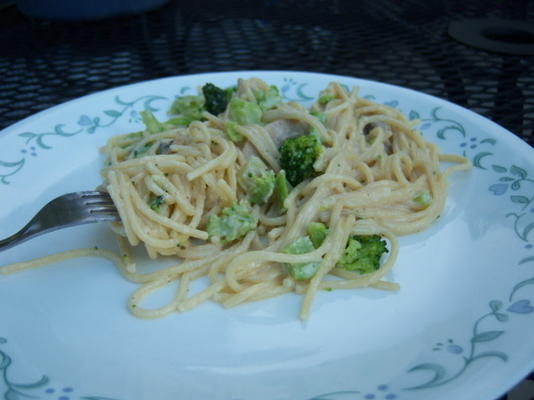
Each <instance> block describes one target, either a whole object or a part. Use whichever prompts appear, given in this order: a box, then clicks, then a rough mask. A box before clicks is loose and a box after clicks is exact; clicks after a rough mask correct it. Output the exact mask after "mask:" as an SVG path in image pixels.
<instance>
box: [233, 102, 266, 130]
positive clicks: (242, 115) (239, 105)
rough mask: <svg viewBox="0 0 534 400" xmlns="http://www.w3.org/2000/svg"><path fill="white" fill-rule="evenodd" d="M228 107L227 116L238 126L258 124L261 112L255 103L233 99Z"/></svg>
mask: <svg viewBox="0 0 534 400" xmlns="http://www.w3.org/2000/svg"><path fill="white" fill-rule="evenodd" d="M228 107H229V108H228V116H229V117H230V119H231V120H232V121H235V122H237V123H238V124H239V125H251V124H258V123H259V122H260V121H261V116H262V114H263V112H262V111H261V108H260V106H259V105H257V104H256V103H251V102H250V101H246V100H243V99H240V98H237V97H234V98H232V100H230V104H229V105H228Z"/></svg>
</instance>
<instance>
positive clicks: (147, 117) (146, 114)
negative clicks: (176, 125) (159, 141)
mask: <svg viewBox="0 0 534 400" xmlns="http://www.w3.org/2000/svg"><path fill="white" fill-rule="evenodd" d="M139 114H141V118H142V120H143V123H144V124H145V126H146V130H147V131H148V132H150V133H159V132H163V131H164V130H165V125H164V124H162V123H161V122H159V121H158V120H157V119H156V117H155V116H154V114H152V113H151V112H150V111H149V110H143V111H141V112H140V113H139Z"/></svg>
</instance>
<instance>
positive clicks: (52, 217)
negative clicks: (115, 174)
mask: <svg viewBox="0 0 534 400" xmlns="http://www.w3.org/2000/svg"><path fill="white" fill-rule="evenodd" d="M119 219H120V218H119V214H118V212H117V209H116V208H115V205H114V204H113V201H112V200H111V197H110V196H109V194H107V193H105V192H98V191H87V192H74V193H67V194H64V195H62V196H59V197H57V198H55V199H54V200H52V201H50V202H49V203H48V204H46V205H45V206H44V207H43V208H42V209H41V210H40V211H39V212H38V213H37V214H36V215H35V216H34V217H33V218H32V219H31V221H30V222H28V224H26V226H24V227H23V228H22V229H21V230H20V231H18V232H17V233H15V234H13V235H11V236H10V237H8V238H6V239H3V240H0V251H1V250H5V249H8V248H10V247H12V246H15V245H17V244H19V243H22V242H24V241H25V240H28V239H31V238H33V237H35V236H38V235H42V234H43V233H46V232H51V231H55V230H57V229H61V228H66V227H69V226H74V225H81V224H89V223H92V222H102V221H119Z"/></svg>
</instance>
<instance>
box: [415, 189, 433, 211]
mask: <svg viewBox="0 0 534 400" xmlns="http://www.w3.org/2000/svg"><path fill="white" fill-rule="evenodd" d="M413 201H414V202H415V203H416V204H417V205H418V207H419V208H421V209H423V208H427V207H428V206H429V205H430V204H431V203H432V195H431V194H430V193H428V192H427V191H424V192H421V193H419V194H418V195H417V196H415V197H414V198H413Z"/></svg>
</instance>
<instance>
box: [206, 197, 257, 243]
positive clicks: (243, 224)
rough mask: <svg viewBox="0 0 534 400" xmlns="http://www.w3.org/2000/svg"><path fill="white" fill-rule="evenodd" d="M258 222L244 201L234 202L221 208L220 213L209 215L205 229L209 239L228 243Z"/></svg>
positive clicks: (244, 233)
mask: <svg viewBox="0 0 534 400" xmlns="http://www.w3.org/2000/svg"><path fill="white" fill-rule="evenodd" d="M257 223H258V220H257V218H256V217H255V216H254V215H252V210H251V209H250V206H249V205H248V203H247V202H246V201H242V202H240V203H234V204H233V205H232V206H231V207H226V208H223V210H222V212H221V215H220V216H217V215H210V216H209V218H208V224H207V231H208V236H209V238H210V239H214V241H216V242H220V243H222V244H226V243H230V242H232V241H234V240H236V239H239V238H240V237H242V236H245V235H246V234H247V233H248V232H249V231H251V230H253V229H254V228H255V227H256V225H257Z"/></svg>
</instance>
